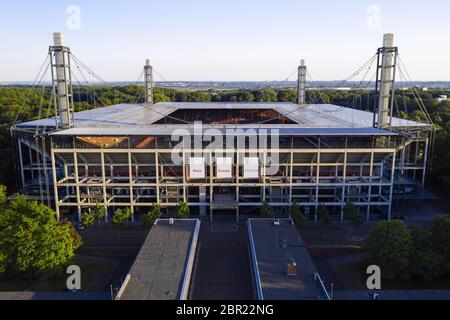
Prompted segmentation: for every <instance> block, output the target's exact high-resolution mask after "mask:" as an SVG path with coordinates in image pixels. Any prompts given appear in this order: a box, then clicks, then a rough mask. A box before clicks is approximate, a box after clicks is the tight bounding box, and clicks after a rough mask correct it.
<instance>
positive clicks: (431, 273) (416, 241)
mask: <svg viewBox="0 0 450 320" xmlns="http://www.w3.org/2000/svg"><path fill="white" fill-rule="evenodd" d="M410 232H411V238H412V250H411V254H410V257H409V264H410V271H411V274H412V275H414V276H418V277H421V278H423V279H425V280H432V279H433V278H435V277H437V276H439V275H440V274H441V271H442V262H443V256H442V255H440V254H439V253H438V252H437V250H436V249H435V247H434V245H433V235H432V233H431V231H428V230H425V229H423V228H421V227H418V226H413V227H412V228H411V231H410Z"/></svg>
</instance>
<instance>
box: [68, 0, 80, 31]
mask: <svg viewBox="0 0 450 320" xmlns="http://www.w3.org/2000/svg"><path fill="white" fill-rule="evenodd" d="M66 13H67V14H68V15H69V16H68V17H67V20H66V26H67V28H68V29H69V30H80V29H81V8H80V7H79V6H77V5H70V6H68V7H67V10H66Z"/></svg>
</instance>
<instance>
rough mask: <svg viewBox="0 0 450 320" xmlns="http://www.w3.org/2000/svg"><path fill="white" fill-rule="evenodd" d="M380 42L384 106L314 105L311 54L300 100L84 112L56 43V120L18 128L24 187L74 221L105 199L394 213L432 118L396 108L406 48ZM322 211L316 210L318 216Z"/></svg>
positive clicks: (424, 151)
mask: <svg viewBox="0 0 450 320" xmlns="http://www.w3.org/2000/svg"><path fill="white" fill-rule="evenodd" d="M392 41H393V39H392V35H390V34H388V35H385V38H384V44H383V47H382V48H380V49H379V50H378V66H377V67H378V68H377V82H376V83H377V86H376V90H377V93H378V97H379V98H378V102H377V106H378V108H377V110H376V111H375V112H374V113H372V112H366V111H361V110H355V109H351V108H346V107H341V106H336V105H330V104H308V103H306V101H305V99H306V94H305V82H306V67H305V66H304V63H303V62H302V63H301V66H300V67H299V77H298V103H297V104H295V103H195V102H194V103H178V102H171V103H165V102H164V103H153V94H152V91H153V76H152V67H151V66H150V64H149V62H148V61H147V63H146V65H145V68H144V70H145V72H144V73H145V88H146V103H142V104H119V105H112V106H107V107H102V108H97V109H92V110H88V111H82V112H74V111H73V97H72V88H71V80H70V79H71V75H70V55H71V54H70V50H69V49H68V48H67V47H65V46H63V43H62V38H61V36H60V35H59V34H55V45H54V46H52V47H50V56H51V58H52V60H51V61H52V76H53V89H54V90H53V93H54V97H55V106H56V110H55V114H56V115H57V116H56V117H51V118H45V119H41V120H36V121H30V122H26V123H21V124H17V125H16V126H14V127H13V128H12V134H13V138H14V141H15V147H16V158H17V168H18V173H19V176H20V184H21V187H22V192H24V193H26V194H28V195H30V196H31V197H35V198H37V199H39V200H40V201H42V202H44V203H47V204H48V205H51V206H52V207H54V208H55V209H56V211H57V213H58V215H64V216H68V215H69V216H70V215H73V216H74V217H75V218H76V217H77V216H78V217H79V216H80V214H81V213H82V212H84V211H86V210H88V209H89V208H92V207H93V206H94V205H95V204H96V203H99V204H101V205H104V206H105V207H106V208H107V209H108V210H107V211H108V216H109V217H111V215H112V213H113V212H114V210H115V209H117V208H123V207H129V208H131V210H132V212H133V213H134V214H133V219H134V218H135V217H136V216H137V215H139V214H140V213H142V212H147V211H148V210H149V209H150V208H151V207H152V206H154V205H155V204H159V205H160V206H161V207H162V208H167V210H173V208H174V207H175V206H176V205H178V204H179V203H180V202H182V201H184V202H186V203H187V204H188V205H189V207H190V209H191V212H192V213H194V214H199V215H210V217H211V219H214V218H215V217H216V216H221V215H227V214H228V215H230V216H232V217H233V219H234V218H236V219H239V216H240V215H243V214H245V215H247V214H255V213H256V212H257V210H258V209H259V208H260V207H261V205H262V204H263V202H268V203H269V204H270V205H271V206H272V207H273V208H275V210H276V211H277V212H279V213H280V214H287V212H288V209H289V207H290V206H291V205H292V204H293V203H295V202H296V203H298V204H299V205H300V206H301V207H302V210H303V211H304V212H305V213H307V214H308V213H309V214H310V215H311V217H315V212H316V209H317V207H318V206H319V205H324V206H327V207H328V208H329V209H331V212H332V213H333V214H335V215H336V216H338V217H339V218H340V219H342V220H343V219H345V218H346V216H345V212H344V207H345V205H346V204H348V203H351V204H353V205H355V206H357V207H358V208H359V210H360V212H361V213H363V214H364V216H365V217H366V218H367V219H368V220H369V219H372V217H379V216H381V217H383V218H386V219H391V218H393V216H392V200H393V197H394V196H395V195H396V194H405V193H411V194H414V193H420V192H421V191H422V190H423V187H424V184H425V177H426V171H427V163H428V158H429V151H428V150H429V146H430V139H431V137H432V125H431V124H426V123H419V122H414V121H409V120H404V119H399V118H395V117H393V116H392V103H393V96H394V90H395V88H394V80H395V60H396V54H397V48H396V47H394V46H393V43H392ZM316 218H317V217H316Z"/></svg>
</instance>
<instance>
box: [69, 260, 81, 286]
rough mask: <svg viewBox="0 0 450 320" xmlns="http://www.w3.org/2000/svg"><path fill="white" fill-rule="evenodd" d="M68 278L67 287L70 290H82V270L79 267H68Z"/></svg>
mask: <svg viewBox="0 0 450 320" xmlns="http://www.w3.org/2000/svg"><path fill="white" fill-rule="evenodd" d="M66 273H67V274H70V276H69V277H67V281H66V286H67V289H69V290H80V289H81V269H80V267H79V266H77V265H71V266H68V267H67V270H66Z"/></svg>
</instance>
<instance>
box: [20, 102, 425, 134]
mask: <svg viewBox="0 0 450 320" xmlns="http://www.w3.org/2000/svg"><path fill="white" fill-rule="evenodd" d="M180 109H186V110H192V111H193V112H194V110H201V109H217V110H227V109H234V110H236V109H244V110H245V109H247V110H252V109H273V110H275V111H277V112H278V113H279V114H281V115H283V116H285V117H286V118H289V119H290V120H292V121H293V122H295V123H296V124H294V125H288V124H279V125H273V124H264V123H259V124H258V123H256V124H251V125H234V124H233V125H222V124H220V125H219V124H214V125H209V126H208V125H207V124H204V125H203V127H204V128H205V129H207V128H218V129H227V128H268V129H270V128H278V129H280V134H293V135H296V134H298V135H318V134H330V135H348V134H350V135H390V134H393V133H392V132H390V131H386V130H380V129H376V128H373V113H371V112H367V111H361V110H355V109H351V108H346V107H340V106H336V105H331V104H308V105H304V106H298V105H297V104H294V103H286V102H268V103H204V102H160V103H156V104H153V105H151V104H117V105H112V106H108V107H102V108H97V109H91V110H87V111H81V112H77V113H75V127H74V128H71V129H67V130H61V131H58V132H54V133H53V134H57V135H117V134H121V135H135V134H139V135H141V134H142V135H144V134H156V135H158V134H162V135H164V134H170V133H171V132H172V130H173V129H174V128H177V127H180V128H186V129H189V128H190V127H191V125H189V124H184V125H176V124H155V122H157V121H158V120H161V119H163V118H164V117H166V116H170V114H172V113H173V112H175V111H177V110H180ZM54 126H55V119H54V117H51V118H46V119H40V120H35V121H30V122H25V123H21V124H18V125H17V127H18V128H23V129H26V128H36V127H39V128H49V129H50V130H51V128H54ZM428 126H430V125H429V124H424V123H419V122H415V121H409V120H404V119H399V118H393V119H392V127H393V128H394V129H395V128H405V127H409V128H411V127H428Z"/></svg>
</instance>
